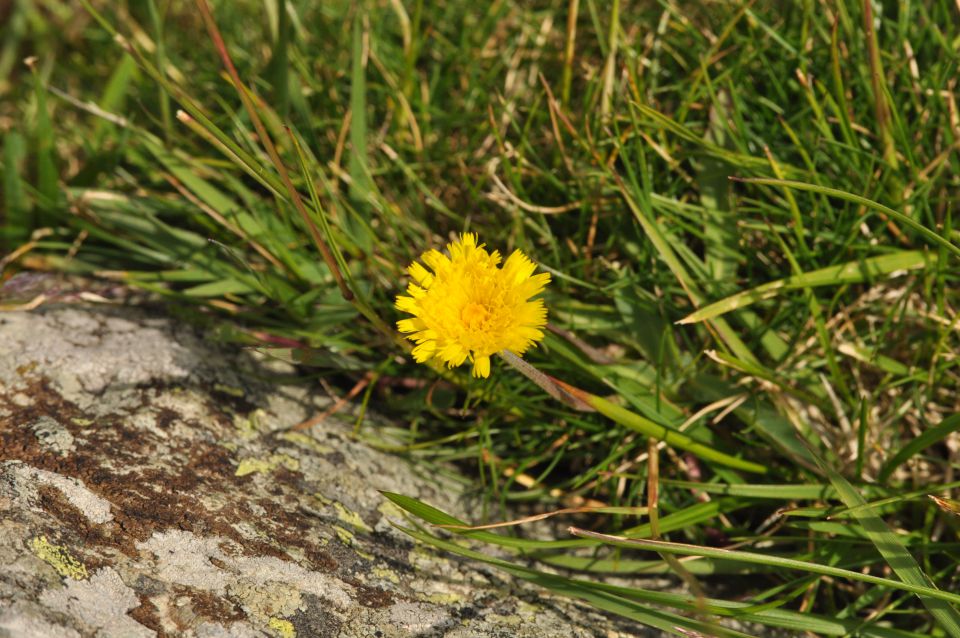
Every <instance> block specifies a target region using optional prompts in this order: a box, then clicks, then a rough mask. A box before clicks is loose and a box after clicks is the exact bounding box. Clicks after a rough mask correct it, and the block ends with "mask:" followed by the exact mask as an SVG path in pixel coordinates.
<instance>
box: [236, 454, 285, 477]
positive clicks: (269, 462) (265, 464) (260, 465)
mask: <svg viewBox="0 0 960 638" xmlns="http://www.w3.org/2000/svg"><path fill="white" fill-rule="evenodd" d="M280 466H283V467H285V468H287V469H288V470H290V471H291V472H294V471H296V470H299V469H300V461H298V460H297V459H295V458H293V457H292V456H287V455H286V454H273V455H271V456H270V458H268V459H254V458H250V459H243V460H242V461H240V465H238V466H237V471H236V475H237V476H246V475H248V474H256V473H258V472H259V473H261V474H267V473H269V472H272V471H273V470H275V469H277V468H278V467H280Z"/></svg>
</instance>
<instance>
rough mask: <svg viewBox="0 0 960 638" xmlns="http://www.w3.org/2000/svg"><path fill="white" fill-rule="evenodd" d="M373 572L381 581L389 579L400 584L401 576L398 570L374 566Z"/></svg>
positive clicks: (395, 583)
mask: <svg viewBox="0 0 960 638" xmlns="http://www.w3.org/2000/svg"><path fill="white" fill-rule="evenodd" d="M371 574H372V575H373V576H374V577H375V578H376V579H377V580H379V581H384V580H389V581H390V582H391V583H393V584H394V585H399V584H400V577H399V576H398V575H397V572H395V571H393V570H392V569H387V568H386V567H374V568H373V571H372V572H371Z"/></svg>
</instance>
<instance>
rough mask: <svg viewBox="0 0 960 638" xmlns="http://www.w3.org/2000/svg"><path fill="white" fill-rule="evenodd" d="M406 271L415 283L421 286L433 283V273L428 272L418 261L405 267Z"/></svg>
mask: <svg viewBox="0 0 960 638" xmlns="http://www.w3.org/2000/svg"><path fill="white" fill-rule="evenodd" d="M407 272H408V273H410V276H411V277H413V278H414V279H416V280H417V283H418V284H420V285H421V286H423V287H424V288H429V287H430V284H431V283H433V275H431V274H430V271H428V270H427V269H426V268H424V267H423V264H421V263H420V262H419V261H415V262H413V263H412V264H410V267H409V268H407Z"/></svg>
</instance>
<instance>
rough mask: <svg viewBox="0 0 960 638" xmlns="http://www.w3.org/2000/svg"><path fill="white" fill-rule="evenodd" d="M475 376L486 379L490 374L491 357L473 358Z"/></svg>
mask: <svg viewBox="0 0 960 638" xmlns="http://www.w3.org/2000/svg"><path fill="white" fill-rule="evenodd" d="M473 376H475V377H477V378H479V377H483V378H484V379H486V378H487V377H489V376H490V357H475V358H474V360H473Z"/></svg>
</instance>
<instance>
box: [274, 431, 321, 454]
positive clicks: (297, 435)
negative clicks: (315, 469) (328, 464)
mask: <svg viewBox="0 0 960 638" xmlns="http://www.w3.org/2000/svg"><path fill="white" fill-rule="evenodd" d="M280 438H281V439H283V440H284V441H289V442H290V443H295V444H296V445H299V446H300V447H303V448H306V449H308V450H312V451H314V452H316V453H317V454H329V453H330V452H333V448H332V447H330V446H327V445H323V444H322V443H320V442H319V441H317V440H316V439H315V438H313V437H312V436H308V435H306V434H304V433H303V432H292V431H291V432H284V433H283V434H281V435H280Z"/></svg>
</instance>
